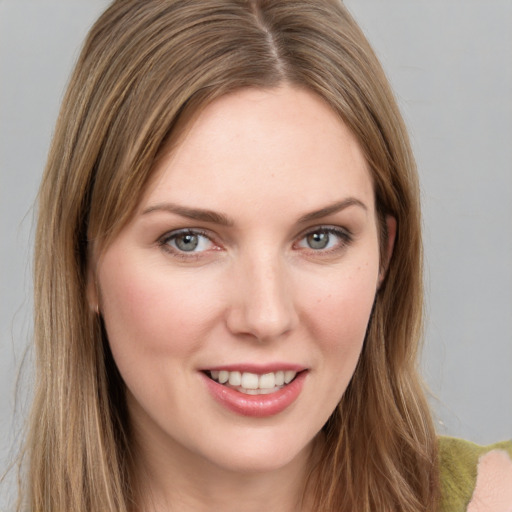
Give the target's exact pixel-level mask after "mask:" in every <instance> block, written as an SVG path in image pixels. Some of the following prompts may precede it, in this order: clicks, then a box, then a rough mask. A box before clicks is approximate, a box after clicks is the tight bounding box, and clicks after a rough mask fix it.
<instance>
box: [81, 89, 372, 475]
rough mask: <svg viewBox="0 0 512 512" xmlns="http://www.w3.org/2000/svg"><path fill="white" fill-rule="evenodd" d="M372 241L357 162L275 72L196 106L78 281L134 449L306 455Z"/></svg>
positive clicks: (351, 344) (357, 327) (359, 319)
mask: <svg viewBox="0 0 512 512" xmlns="http://www.w3.org/2000/svg"><path fill="white" fill-rule="evenodd" d="M378 238H379V237H378V226H377V222H376V214H375V204H374V192H373V187H372V181H371V178H370V174H369V171H368V168H367V164H366V162H365V159H364V157H363V155H362V153H361V150H360V148H359V146H358V144H357V142H356V141H355V139H354V137H353V136H352V135H351V133H350V132H349V131H348V129H347V128H346V127H345V126H344V124H342V122H340V120H339V118H338V117H337V116H336V115H335V114H334V112H333V111H332V110H330V108H329V107H328V106H327V105H326V104H325V103H324V102H323V101H322V100H320V99H319V98H317V97H316V96H315V95H313V94H311V93H309V92H305V91H304V90H300V89H297V88H292V87H289V86H285V87H284V86H283V87H281V88H278V89H270V90H254V89H252V90H249V89H248V90H242V91H240V92H237V93H234V94H230V95H227V96H225V97H223V98H221V99H219V100H216V101H215V102H213V103H212V104H210V105H209V106H208V107H206V108H205V109H204V110H203V111H202V112H201V113H200V115H199V116H198V117H197V118H196V120H195V121H194V122H193V124H192V126H191V127H190V129H189V130H188V131H187V132H186V135H185V136H184V138H183V139H182V141H181V142H180V143H179V145H178V147H177V148H175V149H174V150H173V151H172V152H171V153H170V154H168V155H167V156H166V157H165V158H164V159H163V160H162V161H161V162H160V163H159V165H158V167H157V168H156V169H155V173H154V176H153V179H152V181H151V183H150V185H149V187H148V189H147V191H146V193H145V195H144V198H143V200H142V201H141V203H140V205H139V208H138V211H137V212H136V214H135V216H134V217H133V219H132V220H131V221H130V222H129V224H128V225H127V226H126V227H125V228H124V229H123V230H122V231H121V233H120V234H119V235H118V236H117V238H116V239H115V240H114V241H113V243H112V244H111V245H109V246H108V248H107V249H106V251H105V252H104V253H103V254H102V255H101V257H100V258H99V261H98V262H97V276H96V279H97V283H98V285H97V286H98V289H94V285H93V284H92V281H93V280H91V284H90V292H91V294H90V296H91V297H92V300H94V297H97V300H98V301H99V307H100V311H101V313H102V315H103V318H104V321H105V325H106V329H107V333H108V339H109V342H110V346H111V349H112V353H113V356H114V359H115V361H116V364H117V366H118V368H119V371H120V373H121V375H122V377H123V379H124V381H125V383H126V388H127V400H128V407H129V412H130V417H131V421H132V424H133V428H134V432H135V436H136V438H137V440H138V444H139V445H140V447H141V449H142V452H143V454H144V455H145V457H146V459H148V460H149V461H153V462H154V463H156V464H157V466H158V464H164V465H165V464H167V463H169V461H173V460H174V461H175V462H179V464H181V465H183V464H185V465H186V464H191V465H193V466H194V465H195V466H196V467H198V466H197V465H198V464H199V465H204V464H206V465H207V466H209V465H213V467H216V468H218V469H220V468H224V469H225V470H233V471H238V472H244V471H250V472H252V471H270V470H272V469H277V468H280V467H284V466H286V465H287V464H292V463H293V462H294V461H299V460H304V457H305V456H306V454H307V453H308V448H309V447H310V446H311V443H312V440H313V438H314V437H315V435H316V434H317V433H318V432H319V430H320V429H321V428H322V426H323V425H324V423H325V422H326V420H327V419H328V417H329V415H330V414H331V413H332V412H333V410H334V408H335V407H336V405H337V403H338V402H339V400H340V398H341V397H342V395H343V393H344V391H345V389H346V387H347V385H348V383H349V381H350V379H351V377H352V375H353V372H354V369H355V366H356V363H357V360H358V357H359V354H360V352H361V348H362V345H363V340H364V337H365V331H366V327H367V324H368V319H369V316H370V312H371V309H372V305H373V301H374V297H375V293H376V290H377V287H378V283H379V279H380V277H379V276H380V273H379V270H380V268H379V245H378ZM226 380H227V382H226ZM156 461H160V462H156ZM163 461H167V462H163Z"/></svg>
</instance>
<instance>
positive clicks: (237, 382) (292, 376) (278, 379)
mask: <svg viewBox="0 0 512 512" xmlns="http://www.w3.org/2000/svg"><path fill="white" fill-rule="evenodd" d="M243 366H244V367H231V368H222V367H220V368H215V369H210V370H203V371H202V372H200V374H201V375H202V376H203V379H204V380H203V381H204V383H205V384H206V388H207V389H208V391H209V392H210V394H211V396H212V398H213V399H214V400H215V401H216V402H217V403H219V404H220V405H221V406H223V407H225V408H227V409H228V410H230V411H231V412H234V413H236V414H240V415H242V416H252V417H259V418H264V417H269V416H274V415H276V414H279V413H281V412H283V411H285V410H286V409H288V408H289V407H290V406H291V405H292V404H293V403H294V402H295V401H296V400H297V398H298V397H299V395H300V394H301V391H302V388H303V386H304V382H305V380H306V378H307V375H308V373H309V371H308V370H307V369H305V368H304V367H302V368H300V367H298V366H296V367H295V369H291V368H290V367H289V366H290V365H284V368H283V366H281V365H280V366H277V365H272V366H274V368H269V367H268V366H267V367H266V368H254V367H253V366H252V365H243ZM286 366H288V368H286ZM293 366H295V365H293ZM280 367H281V369H280ZM249 370H252V371H249ZM272 370H274V371H272Z"/></svg>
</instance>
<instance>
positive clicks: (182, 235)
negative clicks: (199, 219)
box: [160, 229, 214, 253]
mask: <svg viewBox="0 0 512 512" xmlns="http://www.w3.org/2000/svg"><path fill="white" fill-rule="evenodd" d="M160 245H161V246H163V247H164V248H166V249H168V250H172V251H174V252H179V253H198V252H204V251H207V250H208V249H211V248H212V247H213V246H214V244H213V242H212V241H211V239H210V238H209V237H208V236H207V235H205V234H204V233H203V232H201V231H197V230H191V229H184V230H178V231H171V232H170V233H168V234H166V235H165V236H164V237H163V238H162V239H161V240H160Z"/></svg>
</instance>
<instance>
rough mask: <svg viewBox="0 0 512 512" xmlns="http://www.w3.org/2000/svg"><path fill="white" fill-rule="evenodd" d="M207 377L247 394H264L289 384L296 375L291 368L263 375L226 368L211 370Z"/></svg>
mask: <svg viewBox="0 0 512 512" xmlns="http://www.w3.org/2000/svg"><path fill="white" fill-rule="evenodd" d="M208 375H209V377H210V378H211V379H213V380H214V381H215V382H218V383H219V384H223V385H224V386H226V387H229V388H231V389H235V390H236V391H239V392H240V393H245V394H247V395H266V394H270V393H275V392H276V391H279V390H280V389H282V388H283V386H285V385H286V384H289V383H290V382H292V381H293V379H294V378H295V377H296V375H297V372H296V371H293V370H279V371H277V372H269V373H265V374H263V375H259V374H257V373H251V372H239V371H228V370H212V371H210V372H209V373H208Z"/></svg>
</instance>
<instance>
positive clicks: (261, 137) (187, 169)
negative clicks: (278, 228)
mask: <svg viewBox="0 0 512 512" xmlns="http://www.w3.org/2000/svg"><path fill="white" fill-rule="evenodd" d="M354 195H357V196H360V198H361V199H362V200H365V202H367V203H368V206H369V207H370V208H373V185H372V179H371V176H370V173H369V170H368V165H367V162H366V160H365V158H364V156H363V153H362V151H361V149H360V147H359V144H358V142H357V140H356V139H355V137H354V136H353V134H352V133H351V132H350V130H349V129H348V128H347V126H346V125H345V124H344V123H343V122H342V121H341V119H340V117H339V116H338V115H337V114H336V113H335V112H334V111H333V110H332V109H331V108H330V107H329V106H328V105H327V104H326V103H325V101H324V100H322V99H321V98H320V97H318V96H316V95H315V94H313V93H311V92H309V91H306V90H303V89H298V88H295V87H291V86H282V87H279V88H274V89H265V90H261V89H243V90H240V91H237V92H235V93H231V94H229V95H226V96H223V97H221V98H219V99H217V100H215V101H213V102H212V103H211V104H209V105H208V106H207V107H206V108H204V109H203V110H202V111H200V112H199V113H198V114H197V115H196V116H195V117H194V119H193V120H192V121H191V122H190V123H189V125H188V126H187V128H186V130H185V131H184V132H183V133H182V135H181V137H180V139H179V140H178V142H177V143H176V144H175V146H174V147H173V148H172V150H170V151H169V152H168V153H167V154H164V155H163V156H162V158H161V159H160V161H159V162H158V165H157V166H156V168H155V171H154V174H153V177H152V179H151V181H150V184H149V186H148V190H147V192H146V194H145V196H144V198H143V201H142V204H141V207H147V205H148V203H152V204H154V203H158V202H165V201H169V200H172V201H176V200H178V199H179V200H180V201H184V202H189V201H192V202H193V203H194V206H197V203H200V205H201V206H202V207H205V208H212V209H216V208H219V207H222V208H224V207H226V205H229V204H230V203H232V202H233V201H236V202H237V203H240V202H243V203H244V204H252V203H254V204H255V203H261V204H262V206H263V205H264V207H268V204H269V203H270V202H272V201H273V203H274V205H276V206H277V205H280V207H285V206H287V205H289V204H291V205H293V204H295V205H297V206H299V205H300V206H301V207H303V208H305V209H308V208H311V209H313V208H315V207H316V206H317V205H318V204H320V203H322V204H323V203H326V202H334V201H337V200H339V199H340V198H343V197H345V196H354Z"/></svg>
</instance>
